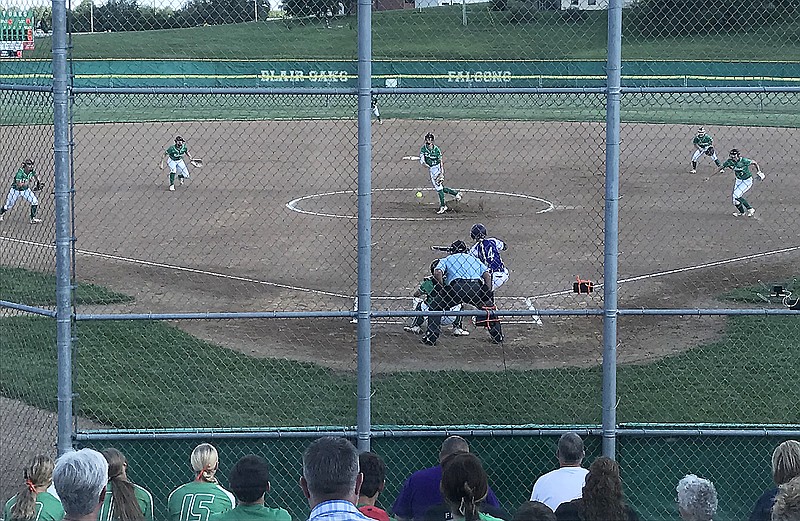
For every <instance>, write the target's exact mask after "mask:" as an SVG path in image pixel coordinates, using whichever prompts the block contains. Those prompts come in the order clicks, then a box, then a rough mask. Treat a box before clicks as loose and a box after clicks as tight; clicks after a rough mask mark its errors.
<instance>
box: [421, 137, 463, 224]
mask: <svg viewBox="0 0 800 521" xmlns="http://www.w3.org/2000/svg"><path fill="white" fill-rule="evenodd" d="M419 164H421V165H422V166H427V167H428V169H429V170H430V174H431V184H432V185H433V189H434V190H436V192H437V193H438V194H439V210H437V211H436V213H440V214H441V213H444V212H446V211H447V210H448V208H447V205H446V204H444V194H450V195H453V196H455V198H456V201H460V200H461V194H460V193H459V192H458V190H453V189H452V188H448V187H446V186H444V165H442V151H441V149H439V147H438V146H436V145H434V144H433V134H431V133H430V132H428V133H427V134H425V144H424V145H422V148H421V149H420V151H419Z"/></svg>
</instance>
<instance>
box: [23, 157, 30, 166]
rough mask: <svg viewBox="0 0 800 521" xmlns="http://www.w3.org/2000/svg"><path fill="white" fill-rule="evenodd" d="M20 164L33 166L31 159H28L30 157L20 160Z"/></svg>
mask: <svg viewBox="0 0 800 521" xmlns="http://www.w3.org/2000/svg"><path fill="white" fill-rule="evenodd" d="M22 165H23V166H25V165H30V166H33V159H30V158H28V159H25V160H24V161H22Z"/></svg>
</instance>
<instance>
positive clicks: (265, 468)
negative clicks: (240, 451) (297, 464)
mask: <svg viewBox="0 0 800 521" xmlns="http://www.w3.org/2000/svg"><path fill="white" fill-rule="evenodd" d="M228 483H229V485H230V487H231V492H233V494H234V495H235V496H236V500H237V501H238V502H239V504H238V505H237V506H236V508H234V509H233V510H228V511H227V512H223V513H222V514H214V515H212V516H211V517H210V518H209V520H210V521H292V516H290V515H289V512H287V511H286V510H284V509H282V508H270V507H268V506H266V505H264V496H266V494H267V493H268V492H269V488H270V487H269V464H268V463H267V462H266V460H265V459H264V458H262V457H260V456H256V455H253V454H250V455H248V456H245V457H243V458H242V459H240V460H239V461H237V462H236V464H235V465H234V466H233V468H232V469H231V472H230V475H229V476H228Z"/></svg>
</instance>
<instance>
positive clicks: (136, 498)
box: [97, 449, 153, 521]
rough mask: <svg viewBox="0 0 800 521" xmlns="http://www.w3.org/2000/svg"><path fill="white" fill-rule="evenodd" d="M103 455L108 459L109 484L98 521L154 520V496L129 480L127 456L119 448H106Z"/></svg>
mask: <svg viewBox="0 0 800 521" xmlns="http://www.w3.org/2000/svg"><path fill="white" fill-rule="evenodd" d="M103 456H104V457H105V458H106V461H108V485H107V486H106V498H105V500H104V501H103V506H102V507H100V513H99V514H98V516H97V521H116V520H117V519H143V520H144V521H153V496H152V494H150V492H148V491H147V490H145V489H144V488H142V487H140V486H139V485H135V484H133V483H131V482H130V481H128V460H127V459H126V458H125V456H124V455H123V454H122V453H121V452H120V451H118V450H117V449H105V450H104V451H103Z"/></svg>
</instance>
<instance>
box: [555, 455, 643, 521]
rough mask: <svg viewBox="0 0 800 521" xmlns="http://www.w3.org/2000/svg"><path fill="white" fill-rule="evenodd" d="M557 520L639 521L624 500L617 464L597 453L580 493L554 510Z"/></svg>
mask: <svg viewBox="0 0 800 521" xmlns="http://www.w3.org/2000/svg"><path fill="white" fill-rule="evenodd" d="M556 519H558V521H639V515H638V514H637V513H636V511H634V510H633V509H632V508H631V507H630V505H628V503H627V502H626V501H625V498H624V496H623V494H622V479H621V478H620V473H619V464H618V463H617V462H616V461H614V460H612V459H611V458H607V457H605V456H600V457H599V458H597V459H596V460H594V462H592V464H591V465H590V466H589V474H587V475H586V484H585V485H584V486H583V496H582V497H581V498H579V499H574V500H572V501H568V502H566V503H561V505H559V507H558V508H557V509H556Z"/></svg>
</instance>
